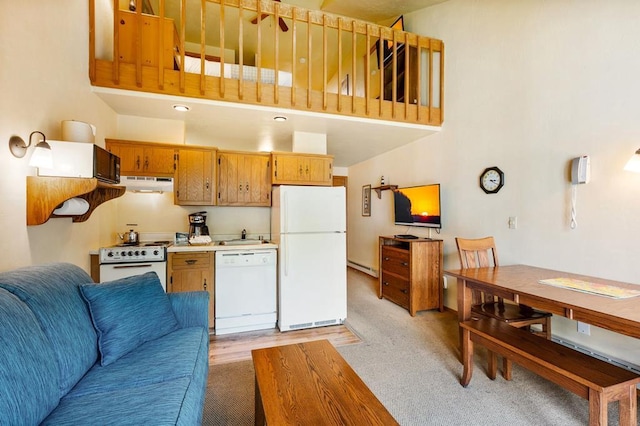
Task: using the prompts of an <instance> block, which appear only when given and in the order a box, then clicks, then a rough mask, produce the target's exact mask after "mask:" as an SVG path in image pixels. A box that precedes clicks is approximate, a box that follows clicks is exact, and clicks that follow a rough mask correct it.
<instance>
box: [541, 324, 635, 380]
mask: <svg viewBox="0 0 640 426" xmlns="http://www.w3.org/2000/svg"><path fill="white" fill-rule="evenodd" d="M551 340H553V341H554V342H556V343H560V344H561V345H563V346H567V347H569V348H571V349H573V350H576V351H578V352H582V353H583V354H587V355H591V356H592V357H594V358H598V359H599V360H602V361H604V362H608V363H609V364H613V365H616V366H618V367H620V368H624V369H625V370H629V371H633V372H634V373H636V374H640V366H637V365H635V364H632V363H630V362H629V361H623V360H621V359H618V358H614V357H612V356H609V355H605V354H601V353H599V352H596V351H594V350H592V349H589V348H585V347H584V346H580V345H579V344H577V343H574V342H572V341H570V340H567V339H563V338H560V337H557V336H553V337H552V338H551ZM639 386H640V385H639Z"/></svg>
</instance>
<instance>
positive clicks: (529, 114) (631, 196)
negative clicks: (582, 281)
mask: <svg viewBox="0 0 640 426" xmlns="http://www.w3.org/2000/svg"><path fill="white" fill-rule="evenodd" d="M639 19H640V3H638V2H635V1H630V0H615V1H608V2H602V1H597V0H585V1H581V2H576V1H569V0H557V1H553V2H540V1H535V0H521V1H517V2H514V1H508V0H483V1H473V0H450V1H448V2H445V3H442V4H439V5H436V6H433V7H430V8H427V9H424V10H422V11H419V12H415V13H413V14H409V15H405V24H406V26H407V30H408V31H413V32H417V33H420V34H423V35H427V36H432V37H434V38H438V39H441V40H443V41H444V43H445V48H446V53H445V73H444V75H445V108H444V110H445V122H444V126H443V129H442V132H440V133H438V134H435V135H433V136H430V137H427V138H424V139H423V140H420V141H416V142H415V143H413V144H411V145H408V146H406V147H403V148H400V149H397V150H395V151H393V152H390V153H387V154H385V155H382V156H380V157H377V158H374V159H371V160H369V161H366V162H364V163H361V164H358V165H355V166H353V167H350V168H349V186H350V191H349V194H350V195H349V202H350V203H351V204H352V205H359V204H360V194H361V186H362V185H365V184H369V183H370V184H373V186H376V184H378V183H379V178H380V175H384V176H385V177H386V178H387V179H388V181H389V183H392V184H399V185H415V184H422V183H434V182H439V183H441V184H442V202H443V206H442V216H443V221H444V225H443V230H442V234H441V235H440V238H442V239H443V240H444V243H445V268H457V267H459V266H458V259H457V257H456V254H455V253H456V251H455V241H454V237H456V236H464V237H470V238H474V237H483V236H486V235H493V236H495V237H496V241H497V244H498V248H499V252H500V261H501V264H513V263H524V264H530V265H536V266H541V267H547V268H552V269H556V270H564V271H570V272H575V273H582V274H587V275H591V276H596V277H605V278H609V279H614V280H620V281H626V282H632V283H637V284H640V278H639V276H638V273H637V264H636V262H637V260H636V257H637V255H638V248H637V247H638V246H637V243H636V238H637V236H638V235H640V220H639V219H638V213H639V212H640V175H639V174H632V173H629V172H625V171H623V170H622V168H623V166H624V164H625V162H626V161H627V160H628V159H629V157H630V156H631V154H632V153H633V152H634V151H635V150H636V149H638V148H639V147H640V119H639V118H638V111H639V110H640V109H639V108H638V104H637V103H638V99H640V84H638V76H639V75H640V54H639V53H638V49H637V41H638V40H640V26H638V25H637V22H638V20H639ZM582 154H588V155H590V156H591V166H592V180H591V183H589V184H588V185H580V186H579V187H578V191H577V192H578V194H577V221H578V226H577V228H576V229H574V230H572V229H571V228H570V227H569V217H570V215H569V212H570V187H571V185H570V184H569V183H568V178H567V176H568V166H569V161H570V160H571V158H573V157H576V156H579V155H582ZM488 166H498V167H500V168H501V169H502V170H503V171H504V172H505V175H506V178H505V181H506V183H505V186H504V188H503V189H502V190H501V191H500V192H499V193H498V194H496V195H486V194H484V192H482V190H480V188H479V186H478V177H479V175H480V173H481V172H482V170H483V169H484V168H485V167H488ZM391 203H392V198H391V194H390V193H389V192H388V191H387V192H385V193H383V196H382V200H378V199H377V198H376V197H374V199H373V202H372V213H371V217H362V216H361V215H360V209H351V210H350V214H349V224H348V226H349V229H350V231H351V232H350V235H349V259H350V260H353V261H356V262H358V263H362V264H365V265H370V266H372V267H373V268H375V269H376V270H377V268H378V265H377V247H376V244H377V236H378V235H379V234H397V233H405V231H406V228H404V227H402V228H400V227H395V226H393V224H392V218H391V210H392V204H391ZM509 216H517V217H518V228H517V229H515V230H510V229H508V226H507V222H508V218H509ZM412 231H413V230H412ZM412 233H414V234H419V235H426V233H425V231H413V232H412ZM434 236H436V235H434ZM449 282H450V284H452V285H450V286H449V290H447V291H446V305H447V306H449V307H452V308H454V309H456V299H455V282H453V281H452V280H450V281H449ZM452 287H453V288H452ZM553 330H554V333H555V334H559V335H563V336H565V337H566V338H569V339H571V340H573V341H578V342H581V343H583V344H585V345H588V346H591V347H594V348H596V349H599V350H601V351H602V352H605V353H609V354H611V355H614V356H618V357H619V358H623V359H626V360H629V361H631V362H635V363H636V364H640V344H639V343H638V341H637V340H635V339H630V338H623V337H620V336H618V335H614V334H612V333H608V332H604V331H602V330H598V329H594V327H592V331H591V336H590V337H584V336H583V335H578V334H577V333H576V332H575V322H573V321H569V320H564V319H554V324H553Z"/></svg>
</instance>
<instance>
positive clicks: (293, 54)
mask: <svg viewBox="0 0 640 426" xmlns="http://www.w3.org/2000/svg"><path fill="white" fill-rule="evenodd" d="M297 10H298V9H296V8H295V7H294V8H292V9H291V17H292V19H293V21H292V25H291V58H292V60H291V106H292V107H295V106H296V64H297V63H298V55H297V53H298V52H297V51H296V49H297V46H298V43H297V40H296V38H297V34H298V32H297V25H296V13H297Z"/></svg>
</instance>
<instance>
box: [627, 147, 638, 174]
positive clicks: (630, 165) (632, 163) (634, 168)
mask: <svg viewBox="0 0 640 426" xmlns="http://www.w3.org/2000/svg"><path fill="white" fill-rule="evenodd" d="M624 169H625V170H626V171H628V172H635V173H640V149H639V150H637V151H636V152H635V153H634V154H633V156H631V158H630V159H629V161H627V164H626V165H625V166H624Z"/></svg>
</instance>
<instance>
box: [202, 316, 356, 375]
mask: <svg viewBox="0 0 640 426" xmlns="http://www.w3.org/2000/svg"><path fill="white" fill-rule="evenodd" d="M319 339H327V340H329V341H330V342H331V343H333V345H334V346H335V347H338V346H342V345H350V344H353V343H360V342H361V340H360V338H359V337H358V336H356V335H355V334H354V333H353V332H352V331H351V330H349V329H348V328H347V327H346V326H344V325H334V326H329V327H320V328H310V329H306V330H296V331H287V332H286V333H281V332H280V331H278V329H269V330H261V331H249V332H246V333H236V334H227V335H222V336H211V344H210V346H209V365H215V364H225V363H228V362H236V361H245V360H250V359H251V350H252V349H260V348H268V347H271V346H282V345H290V344H293V343H301V342H309V341H311V340H319Z"/></svg>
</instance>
